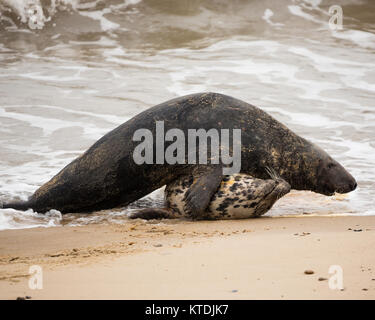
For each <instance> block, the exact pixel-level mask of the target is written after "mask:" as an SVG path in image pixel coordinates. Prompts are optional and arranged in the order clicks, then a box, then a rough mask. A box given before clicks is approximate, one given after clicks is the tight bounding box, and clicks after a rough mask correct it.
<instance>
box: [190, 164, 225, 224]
mask: <svg viewBox="0 0 375 320" xmlns="http://www.w3.org/2000/svg"><path fill="white" fill-rule="evenodd" d="M222 179H223V168H222V167H220V166H215V167H209V168H207V171H205V172H202V173H201V174H200V175H198V177H197V178H196V181H195V182H194V183H193V185H192V186H191V187H190V189H189V190H188V191H187V192H186V195H185V199H184V200H185V208H184V210H185V212H186V213H187V214H189V215H190V216H191V217H192V218H194V219H199V218H200V217H202V216H203V215H204V212H205V210H206V209H207V207H208V205H209V204H210V201H211V198H212V196H213V195H214V194H215V192H216V191H217V190H218V189H219V186H220V183H221V181H222Z"/></svg>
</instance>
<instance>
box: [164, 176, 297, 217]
mask: <svg viewBox="0 0 375 320" xmlns="http://www.w3.org/2000/svg"><path fill="white" fill-rule="evenodd" d="M193 183H194V178H193V177H192V176H188V177H183V178H181V179H178V180H176V181H174V182H173V183H171V184H170V185H168V186H167V188H166V190H165V197H166V203H167V206H168V207H169V208H170V209H171V210H172V212H173V214H175V215H176V217H187V216H188V215H187V214H186V212H185V209H184V206H185V203H186V200H185V196H186V192H187V191H188V190H189V187H190V186H191V185H192V184H193ZM289 190H290V186H289V184H288V183H287V182H285V181H284V180H282V179H277V180H273V179H268V180H261V179H255V178H253V177H251V176H249V175H246V174H235V175H232V176H225V177H224V179H223V181H222V182H221V185H220V187H219V189H218V190H217V192H216V193H215V194H214V195H213V197H212V199H211V202H210V204H209V206H208V208H207V210H206V212H205V216H204V217H202V218H203V219H243V218H250V217H257V216H260V215H262V214H264V213H266V212H267V211H268V210H269V209H270V208H271V207H272V205H273V204H274V203H275V202H276V201H277V200H278V199H279V198H280V197H282V196H283V195H284V194H286V193H288V192H289Z"/></svg>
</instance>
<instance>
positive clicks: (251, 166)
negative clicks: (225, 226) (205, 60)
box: [3, 93, 357, 217]
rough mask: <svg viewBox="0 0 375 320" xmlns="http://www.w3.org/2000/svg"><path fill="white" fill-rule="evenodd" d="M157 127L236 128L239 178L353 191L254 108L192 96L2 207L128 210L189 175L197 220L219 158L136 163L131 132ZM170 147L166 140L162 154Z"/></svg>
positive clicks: (329, 164) (320, 157) (163, 107)
mask: <svg viewBox="0 0 375 320" xmlns="http://www.w3.org/2000/svg"><path fill="white" fill-rule="evenodd" d="M156 121H164V125H165V131H167V130H169V129H173V128H178V129H179V130H182V131H183V132H184V133H185V134H186V136H187V135H188V130H190V129H196V130H198V129H204V130H206V131H208V130H210V129H212V128H214V129H217V130H222V129H231V130H234V129H239V130H241V169H240V172H241V173H244V174H248V175H250V176H252V177H254V178H258V179H266V178H267V173H266V172H265V170H264V168H265V167H267V166H268V167H271V168H274V169H275V170H276V172H277V174H278V175H279V176H280V177H281V178H282V179H284V180H285V181H287V182H288V183H289V184H290V186H291V188H292V189H298V190H311V191H314V192H318V193H321V194H325V195H332V194H333V193H335V192H339V193H347V192H350V191H352V190H354V189H355V188H356V185H357V183H356V181H355V179H354V178H353V177H352V176H351V175H350V173H349V172H347V171H346V170H345V169H344V168H343V167H342V166H341V165H340V164H339V163H338V162H337V161H335V160H334V159H332V157H330V156H329V155H328V154H327V153H326V152H325V151H324V150H322V149H321V148H319V147H318V146H316V145H315V144H313V143H311V142H310V141H308V140H306V139H304V138H302V137H300V136H298V135H297V134H295V133H294V132H292V131H291V130H289V129H288V128H287V127H286V126H285V125H283V124H281V123H280V122H278V121H277V120H275V119H274V118H273V117H271V116H270V115H269V114H267V113H266V112H264V111H263V110H261V109H260V108H258V107H255V106H253V105H250V104H248V103H246V102H244V101H241V100H238V99H235V98H232V97H229V96H226V95H223V94H219V93H198V94H192V95H188V96H183V97H179V98H176V99H173V100H170V101H167V102H164V103H162V104H159V105H156V106H154V107H152V108H149V109H147V110H145V111H143V112H141V113H139V114H138V115H136V116H135V117H133V118H132V119H130V120H128V121H127V122H125V123H124V124H122V125H120V126H119V127H117V128H115V129H114V130H112V131H111V132H109V133H107V134H106V135H104V136H103V137H102V138H101V139H99V140H98V141H97V142H95V143H94V145H93V146H91V147H90V148H89V149H88V150H87V151H86V152H85V153H84V154H83V155H81V156H80V157H78V158H77V159H75V160H74V161H72V162H71V163H70V164H68V165H67V166H66V167H65V168H63V169H62V170H61V171H60V172H59V173H58V174H57V175H56V176H54V177H53V178H52V179H51V180H50V181H48V182H47V183H45V184H44V185H42V186H41V187H40V188H39V189H38V190H36V191H35V193H34V194H33V195H32V196H31V197H30V198H29V199H28V200H27V201H13V202H5V203H3V207H4V208H14V209H18V210H26V209H28V208H32V209H34V210H35V211H38V212H41V213H42V212H46V211H48V210H50V209H56V210H59V211H60V212H62V213H67V212H92V211H96V210H101V209H108V208H114V207H119V206H126V205H128V204H130V203H132V202H134V201H135V200H137V199H140V198H142V197H143V196H145V195H147V194H149V193H150V192H152V191H154V190H156V189H158V188H160V187H162V186H163V185H168V184H170V183H171V182H172V181H174V180H176V179H177V178H178V177H180V176H183V175H194V176H195V177H196V179H195V182H194V183H193V184H192V186H191V187H190V189H189V190H188V192H187V196H186V206H185V207H186V210H189V211H190V212H191V213H193V214H194V215H196V216H197V217H199V216H200V215H201V214H203V213H204V212H205V210H206V208H207V206H208V204H209V203H210V200H211V198H212V196H213V194H214V193H215V192H216V190H217V188H218V186H219V185H220V183H221V181H222V179H223V170H222V167H223V166H224V164H223V163H224V162H223V161H222V160H223V159H222V157H221V158H220V162H219V164H218V165H210V164H208V165H195V164H179V163H175V164H168V163H163V164H157V163H156V162H155V161H154V162H153V164H147V163H144V164H140V165H139V164H137V163H135V161H134V158H133V152H134V150H135V148H136V147H137V146H138V144H139V142H136V141H133V136H134V133H135V132H136V130H138V129H140V128H145V129H147V130H150V131H151V132H152V133H155V131H156V129H155V124H156ZM172 143H173V142H166V143H165V146H164V148H165V150H166V149H167V148H168V146H169V145H171V144H172ZM208 147H209V143H208ZM196 152H197V154H198V149H197V150H196ZM187 157H188V155H187V154H186V159H187ZM154 159H155V153H154ZM186 163H187V162H186Z"/></svg>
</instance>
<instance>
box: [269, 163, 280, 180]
mask: <svg viewBox="0 0 375 320" xmlns="http://www.w3.org/2000/svg"><path fill="white" fill-rule="evenodd" d="M265 169H266V171H267V173H268V175H269V176H270V177H271V179H273V180H277V179H279V178H280V176H279V175H278V174H277V172H276V171H275V169H273V168H270V167H268V166H266V167H265Z"/></svg>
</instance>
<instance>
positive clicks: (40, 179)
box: [0, 0, 375, 230]
mask: <svg viewBox="0 0 375 320" xmlns="http://www.w3.org/2000/svg"><path fill="white" fill-rule="evenodd" d="M330 5H331V3H330V2H329V1H292V0H290V1H286V2H280V1H272V0H269V1H251V2H234V1H231V2H229V1H224V0H222V1H221V0H217V1H209V0H207V1H205V0H196V1H178V2H176V1H174V0H164V1H148V0H147V1H146V0H144V1H137V0H133V1H129V0H128V1H119V0H108V1H105V2H103V1H90V0H88V1H78V0H76V1H69V0H65V1H63V0H61V1H59V0H55V1H37V0H29V1H28V0H19V1H11V0H0V13H1V15H0V32H1V37H0V52H1V54H0V64H1V68H0V92H1V95H0V155H1V156H0V200H7V201H8V200H11V199H23V200H26V199H27V197H28V196H30V195H31V194H32V193H33V192H34V191H35V190H36V189H37V188H38V187H39V186H41V185H42V184H43V183H45V182H46V181H48V180H49V179H50V178H52V177H53V176H54V175H55V174H56V173H58V172H59V171H60V170H61V169H62V168H63V167H64V166H65V165H67V164H68V163H70V162H71V161H72V160H73V159H75V158H76V157H78V156H79V155H80V154H82V153H83V152H84V151H85V150H86V149H87V148H89V147H90V146H91V145H92V144H93V143H94V142H95V141H96V140H97V139H99V138H100V137H101V136H103V135H104V134H105V133H107V132H108V131H110V130H112V129H113V128H115V127H117V126H118V125H119V124H121V123H123V122H125V121H126V120H128V119H130V118H132V117H133V116H134V115H136V114H137V113H139V112H141V111H143V110H146V109H147V108H148V107H151V106H153V105H155V104H158V103H161V102H163V101H166V100H168V99H171V98H173V97H176V96H180V95H184V94H190V93H195V92H199V91H214V92H221V93H224V94H228V95H231V96H234V97H238V98H239V99H242V100H245V101H247V102H249V103H252V104H254V105H257V106H259V107H261V108H263V109H264V110H265V111H267V112H269V113H270V114H272V115H273V116H274V117H275V118H276V119H278V120H279V121H281V122H283V123H285V124H286V125H287V126H288V127H290V128H291V129H292V130H294V131H295V132H297V133H298V134H300V135H301V136H303V137H306V138H307V139H309V140H312V141H313V142H314V143H317V144H318V145H320V146H322V147H323V148H324V149H326V150H327V151H328V152H329V153H330V154H331V155H332V156H333V157H334V158H335V159H337V160H338V161H339V162H340V163H342V164H343V165H344V166H345V167H346V168H348V170H349V171H350V172H351V173H352V174H353V176H355V177H356V179H357V181H358V189H357V190H356V191H355V192H353V193H351V194H349V195H348V196H347V197H345V198H344V199H338V198H336V197H324V196H321V195H317V194H313V193H310V192H292V193H291V195H288V196H287V197H284V198H282V199H281V200H280V201H279V202H277V203H276V205H275V206H274V207H273V209H272V210H271V211H270V212H269V214H268V215H270V216H280V215H288V214H292V215H303V214H311V215H313V214H314V215H315V214H316V215H337V214H338V215H340V214H341V215H373V214H375V210H374V209H373V208H372V202H373V192H374V190H375V183H374V181H375V173H374V171H373V167H374V163H375V143H374V139H373V137H374V136H375V125H374V123H375V113H374V110H373V106H374V98H373V97H374V93H375V86H374V73H373V71H372V70H373V69H374V66H375V64H374V62H373V61H374V59H373V54H374V52H373V49H374V43H375V42H374V41H375V40H374V37H375V36H374V32H373V30H374V22H373V20H371V19H370V18H369V13H371V12H372V10H373V8H374V6H373V3H372V2H371V1H362V2H361V4H357V2H356V1H354V0H353V1H346V2H345V3H344V4H342V7H343V12H344V25H343V30H335V31H334V30H331V29H330V28H329V25H328V20H329V18H330V15H329V13H328V9H329V7H330ZM32 6H34V7H35V6H36V7H38V8H39V9H36V11H35V12H37V13H38V12H39V13H38V14H39V15H37V16H35V17H34V18H32V19H36V20H33V21H34V22H35V23H36V24H37V25H38V26H39V27H40V28H37V29H33V28H30V25H29V22H30V19H31V17H32V15H31V13H30V11H28V10H29V9H30V7H32ZM353 8H354V9H353ZM40 9H41V10H42V11H40ZM38 10H39V11H38ZM35 23H34V24H35ZM34 26H35V25H34ZM162 201H163V194H162V192H156V194H155V195H152V196H150V197H146V198H145V199H142V201H140V202H137V203H136V204H134V205H133V206H131V207H128V208H120V209H116V210H108V211H103V212H93V213H90V214H86V215H75V214H70V215H67V216H62V217H60V216H58V215H52V216H48V215H41V214H38V213H36V212H31V211H28V212H21V211H14V210H10V209H6V210H4V209H0V228H1V229H2V230H4V229H12V228H28V227H38V226H39V227H42V226H44V227H55V226H62V225H83V224H87V223H124V222H126V220H127V215H128V213H129V210H136V209H137V208H139V207H145V206H162Z"/></svg>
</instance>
